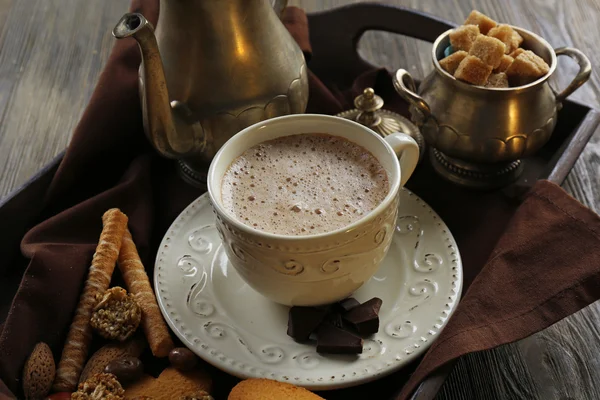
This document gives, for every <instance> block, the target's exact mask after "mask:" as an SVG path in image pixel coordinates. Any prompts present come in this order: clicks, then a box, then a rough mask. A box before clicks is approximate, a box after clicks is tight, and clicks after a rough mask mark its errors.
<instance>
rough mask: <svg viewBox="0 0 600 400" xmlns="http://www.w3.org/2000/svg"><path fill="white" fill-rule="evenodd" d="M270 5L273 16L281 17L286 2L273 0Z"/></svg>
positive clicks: (285, 0)
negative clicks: (273, 12)
mask: <svg viewBox="0 0 600 400" xmlns="http://www.w3.org/2000/svg"><path fill="white" fill-rule="evenodd" d="M271 3H272V6H273V10H274V11H275V14H277V16H278V17H279V18H281V16H282V15H283V10H285V8H286V7H287V5H288V0H273V1H272V2H271Z"/></svg>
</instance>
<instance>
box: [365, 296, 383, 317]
mask: <svg viewBox="0 0 600 400" xmlns="http://www.w3.org/2000/svg"><path fill="white" fill-rule="evenodd" d="M382 304H383V300H381V299H380V298H379V297H373V298H372V299H371V300H368V301H365V302H364V303H362V305H363V306H366V305H370V306H373V309H374V310H375V312H376V313H377V315H379V310H381V305H382Z"/></svg>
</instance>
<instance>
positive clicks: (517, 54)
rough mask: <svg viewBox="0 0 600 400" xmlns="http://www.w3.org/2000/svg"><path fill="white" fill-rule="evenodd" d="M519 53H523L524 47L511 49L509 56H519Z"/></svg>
mask: <svg viewBox="0 0 600 400" xmlns="http://www.w3.org/2000/svg"><path fill="white" fill-rule="evenodd" d="M521 53H525V49H521V48H518V49H516V50H515V51H513V52H512V53H510V54H509V56H511V57H512V58H513V59H515V58H517V57H519V54H521Z"/></svg>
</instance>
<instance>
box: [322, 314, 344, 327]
mask: <svg viewBox="0 0 600 400" xmlns="http://www.w3.org/2000/svg"><path fill="white" fill-rule="evenodd" d="M325 321H326V322H329V323H330V324H331V325H333V326H335V327H337V328H343V327H344V321H343V320H342V315H341V314H340V313H338V312H330V313H329V314H327V317H326V318H325Z"/></svg>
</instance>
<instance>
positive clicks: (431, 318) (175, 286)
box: [154, 189, 463, 390]
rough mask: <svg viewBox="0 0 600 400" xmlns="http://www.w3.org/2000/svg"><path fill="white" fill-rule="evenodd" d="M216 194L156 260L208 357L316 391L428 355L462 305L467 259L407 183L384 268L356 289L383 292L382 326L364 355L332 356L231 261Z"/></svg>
mask: <svg viewBox="0 0 600 400" xmlns="http://www.w3.org/2000/svg"><path fill="white" fill-rule="evenodd" d="M214 219H215V218H214V214H213V212H212V209H211V206H210V203H209V199H208V196H207V195H203V196H200V197H199V198H198V199H196V200H195V201H194V202H193V203H192V204H190V205H189V206H188V207H187V208H186V209H185V210H184V211H183V212H182V213H181V215H179V217H177V219H176V220H175V222H173V224H172V225H171V227H170V228H169V230H168V232H167V234H166V236H165V237H164V238H163V241H162V243H161V246H160V249H159V252H158V254H157V258H156V266H155V269H154V284H155V290H156V295H157V298H158V303H159V306H160V308H161V310H162V313H163V315H164V317H165V319H166V320H167V323H168V324H169V326H170V327H171V329H172V330H173V331H174V332H175V334H176V335H177V336H178V337H179V338H180V339H181V340H182V341H183V343H185V344H186V345H187V346H188V347H189V348H190V349H191V350H192V351H194V352H195V353H196V354H198V356H200V357H201V358H203V359H204V360H206V361H207V362H209V363H211V364H213V365H214V366H216V367H217V368H220V369H222V370H224V371H226V372H227V373H229V374H232V375H235V376H238V377H240V378H250V377H254V378H258V377H261V378H270V379H275V380H280V381H288V382H290V383H293V384H296V385H299V386H304V387H307V388H309V389H313V390H328V389H338V388H343V387H348V386H354V385H358V384H361V383H365V382H368V381H371V380H374V379H377V378H379V377H381V376H383V375H387V374H389V373H391V372H394V371H396V370H398V369H399V368H401V367H402V366H404V365H406V364H408V363H409V362H411V361H412V360H413V359H415V358H416V357H418V356H420V355H422V354H423V353H424V352H425V351H426V349H427V348H428V347H429V346H430V345H431V343H432V342H433V341H434V340H435V339H436V338H437V336H438V335H439V332H440V331H441V329H442V328H443V327H444V326H445V325H446V322H447V321H448V318H449V317H450V315H451V314H452V312H453V311H454V309H455V308H456V306H457V304H458V300H459V298H460V292H461V289H462V281H463V275H462V263H461V259H460V255H459V252H458V250H457V247H456V243H455V241H454V238H453V237H452V235H451V234H450V232H449V230H448V228H447V227H446V225H445V224H444V222H443V221H442V220H441V219H440V217H439V216H438V215H437V214H436V213H435V212H434V211H433V210H432V209H431V208H430V207H429V206H428V205H427V204H426V203H425V202H424V201H423V200H421V199H420V198H419V197H417V196H416V195H414V194H412V193H411V192H409V191H408V190H405V189H403V190H402V191H401V194H400V213H399V217H398V224H397V228H396V232H395V235H394V239H393V242H392V245H391V247H390V250H389V253H388V255H387V256H386V258H385V260H384V261H383V263H382V265H381V267H380V268H379V270H378V271H377V273H376V274H375V276H373V278H371V280H369V281H368V282H367V283H366V284H365V285H364V286H363V287H361V288H360V289H359V290H358V291H357V292H356V293H355V295H354V297H356V298H357V299H358V300H359V301H361V302H362V301H366V300H368V299H370V298H372V297H374V296H377V297H380V298H381V299H383V306H382V308H381V311H380V314H379V316H380V329H379V333H377V334H375V335H374V336H372V337H371V338H369V339H366V340H365V345H364V347H363V353H362V354H361V355H359V356H327V355H320V354H318V353H317V352H316V351H315V346H314V345H307V344H299V343H296V342H295V341H294V340H293V339H292V338H290V337H289V336H287V334H286V330H287V319H288V307H285V306H281V305H278V304H275V303H273V302H271V301H269V300H267V299H266V298H264V297H263V296H261V295H260V294H258V293H257V292H255V291H254V290H253V289H252V288H250V287H249V286H248V285H246V284H245V283H244V281H242V279H241V278H240V277H239V275H238V274H237V272H236V271H235V269H234V268H233V267H232V266H231V265H230V264H229V261H228V260H227V256H226V255H225V252H224V251H223V248H222V245H221V241H220V239H219V235H218V233H217V231H216V229H215V225H214Z"/></svg>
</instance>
